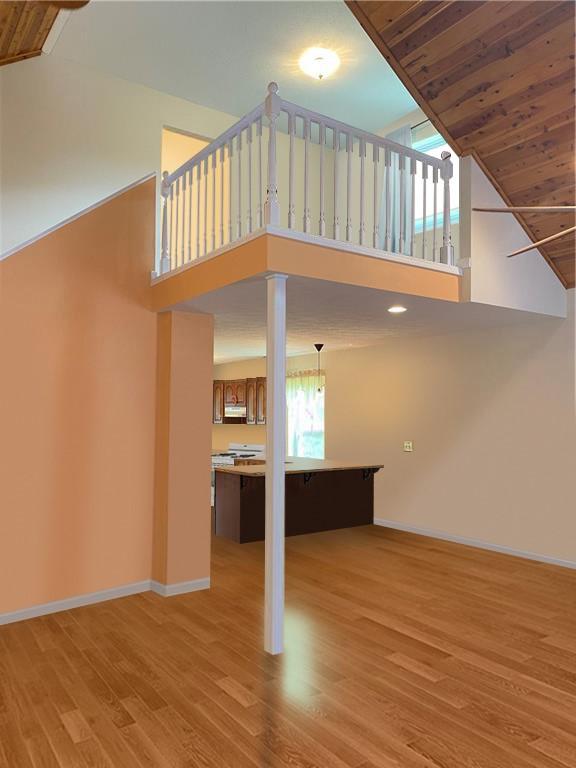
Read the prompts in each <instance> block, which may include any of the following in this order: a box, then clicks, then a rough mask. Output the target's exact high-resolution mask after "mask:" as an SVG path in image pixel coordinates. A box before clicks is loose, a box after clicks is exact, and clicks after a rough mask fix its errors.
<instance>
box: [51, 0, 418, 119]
mask: <svg viewBox="0 0 576 768" xmlns="http://www.w3.org/2000/svg"><path fill="white" fill-rule="evenodd" d="M310 46H322V47H327V48H332V49H335V50H336V51H337V52H338V53H339V55H340V58H341V59H342V64H341V67H340V70H339V71H338V72H337V73H336V75H334V76H333V77H332V78H329V79H326V80H323V81H321V82H320V81H317V80H313V79H312V78H310V77H308V76H306V75H304V74H303V73H302V72H300V70H299V68H298V64H297V62H298V57H299V55H300V53H301V52H302V51H303V50H304V49H305V48H308V47H310ZM52 55H55V56H60V57H64V58H67V59H71V60H73V61H76V62H78V63H81V64H83V65H86V66H89V67H92V68H96V69H99V70H100V71H104V72H107V73H108V74H111V75H114V76H116V77H120V78H122V79H125V80H130V81H133V82H137V83H140V84H142V85H146V86H149V87H150V88H154V89H156V90H159V91H164V92H166V93H170V94H172V95H174V96H180V97H182V98H185V99H188V100H190V101H193V102H196V103H197V104H202V105H204V106H207V107H212V108H214V109H218V110H221V111H223V112H227V113H229V114H232V115H236V116H238V117H240V116H242V115H244V114H245V113H247V112H249V111H250V110H251V109H252V108H253V107H255V106H256V105H257V104H259V103H260V102H261V101H262V100H263V99H264V96H265V95H266V86H267V84H268V82H270V81H271V80H275V81H277V82H278V84H279V86H280V92H281V95H283V96H284V98H286V99H288V100H290V101H294V102H296V103H298V104H299V105H300V106H304V107H308V108H310V109H315V110H316V111H319V112H322V113H324V114H328V115H329V116H331V117H334V118H337V119H340V120H342V121H345V122H349V123H352V124H354V125H355V126H357V127H359V128H365V129H366V130H378V129H379V128H382V127H383V126H385V125H388V124H390V123H392V122H394V121H396V120H398V118H400V117H401V116H403V115H405V114H408V113H410V112H412V111H413V110H414V109H416V107H417V105H416V103H415V102H414V101H413V99H412V97H411V96H410V95H409V93H408V92H407V91H406V89H405V88H404V86H403V85H402V84H401V83H400V81H399V80H398V78H397V77H396V75H395V74H394V73H393V72H392V70H391V69H390V67H389V66H388V64H387V63H386V61H385V60H384V58H383V57H382V55H381V54H380V53H379V52H378V51H377V49H376V48H375V46H374V44H373V43H372V42H371V41H370V40H369V39H368V36H367V35H366V33H365V32H364V31H363V29H362V28H361V27H360V25H359V24H358V22H357V21H356V19H355V18H354V17H353V16H352V14H351V13H350V11H349V10H348V9H347V8H346V6H345V4H344V2H342V1H341V0H324V1H323V2H314V1H313V0H310V1H307V2H302V1H301V0H293V1H291V2H287V1H284V2H281V1H277V2H273V1H272V0H268V1H267V2H251V1H249V0H246V1H244V0H233V1H232V2H231V1H227V2H192V1H190V0H188V1H187V2H174V1H173V0H164V1H159V0H152V1H150V2H146V1H144V0H128V1H124V2H105V1H104V0H92V2H90V3H89V4H88V5H87V6H86V7H84V8H82V9H81V10H78V11H75V12H74V13H72V14H71V16H70V18H69V20H68V22H67V24H66V26H65V27H64V29H63V31H62V34H61V35H60V38H59V39H58V42H57V43H56V45H55V47H54V50H53V53H52Z"/></svg>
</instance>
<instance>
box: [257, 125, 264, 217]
mask: <svg viewBox="0 0 576 768" xmlns="http://www.w3.org/2000/svg"><path fill="white" fill-rule="evenodd" d="M257 126H258V127H257V131H258V229H262V227H263V226H264V209H263V208H262V118H261V117H259V118H258V123H257Z"/></svg>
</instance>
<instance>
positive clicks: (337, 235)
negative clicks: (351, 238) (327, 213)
mask: <svg viewBox="0 0 576 768" xmlns="http://www.w3.org/2000/svg"><path fill="white" fill-rule="evenodd" d="M339 159H340V133H339V132H338V129H337V128H334V240H340V216H339V215H338V192H339V189H338V186H339V180H340V173H339V168H338V165H339Z"/></svg>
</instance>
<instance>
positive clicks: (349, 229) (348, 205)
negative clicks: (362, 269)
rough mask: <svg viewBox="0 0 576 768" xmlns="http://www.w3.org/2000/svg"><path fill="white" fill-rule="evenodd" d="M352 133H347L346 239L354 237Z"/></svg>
mask: <svg viewBox="0 0 576 768" xmlns="http://www.w3.org/2000/svg"><path fill="white" fill-rule="evenodd" d="M352 147H353V142H352V134H351V133H347V134H346V169H347V172H346V240H347V241H348V242H350V240H351V239H352Z"/></svg>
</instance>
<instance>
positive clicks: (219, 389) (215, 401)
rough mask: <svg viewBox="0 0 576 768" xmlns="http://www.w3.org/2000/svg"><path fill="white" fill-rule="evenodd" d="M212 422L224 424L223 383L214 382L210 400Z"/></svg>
mask: <svg viewBox="0 0 576 768" xmlns="http://www.w3.org/2000/svg"><path fill="white" fill-rule="evenodd" d="M212 422H213V423H214V424H223V423H224V382H223V381H215V382H214V388H213V398H212Z"/></svg>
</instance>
